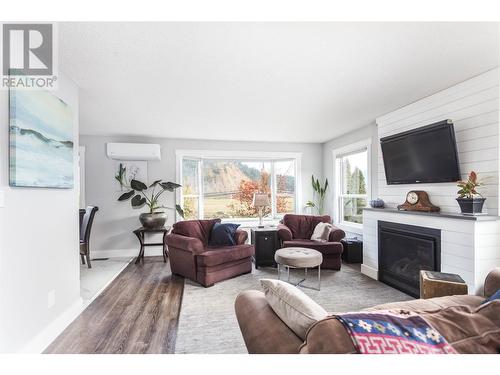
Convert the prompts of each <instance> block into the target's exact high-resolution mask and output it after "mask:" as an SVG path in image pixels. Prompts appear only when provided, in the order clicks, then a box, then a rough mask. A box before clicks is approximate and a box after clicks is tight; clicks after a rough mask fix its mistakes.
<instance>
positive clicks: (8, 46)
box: [2, 24, 53, 76]
mask: <svg viewBox="0 0 500 375" xmlns="http://www.w3.org/2000/svg"><path fill="white" fill-rule="evenodd" d="M2 42H3V74H4V75H33V76H37V75H40V76H42V75H52V73H53V30H52V25H51V24H4V25H3V41H2Z"/></svg>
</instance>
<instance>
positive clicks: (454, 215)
mask: <svg viewBox="0 0 500 375" xmlns="http://www.w3.org/2000/svg"><path fill="white" fill-rule="evenodd" d="M363 210H364V211H375V212H393V213H398V214H405V215H423V216H432V217H441V218H446V219H457V220H471V221H496V220H500V216H493V215H465V214H461V213H457V212H421V211H403V210H398V209H397V208H371V207H367V208H364V209H363Z"/></svg>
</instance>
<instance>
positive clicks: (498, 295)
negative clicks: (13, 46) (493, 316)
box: [483, 289, 500, 303]
mask: <svg viewBox="0 0 500 375" xmlns="http://www.w3.org/2000/svg"><path fill="white" fill-rule="evenodd" d="M496 299H500V289H498V290H497V291H496V292H495V293H493V294H492V295H491V296H489V297H488V298H486V299H485V300H484V302H483V303H488V302H491V301H494V300H496Z"/></svg>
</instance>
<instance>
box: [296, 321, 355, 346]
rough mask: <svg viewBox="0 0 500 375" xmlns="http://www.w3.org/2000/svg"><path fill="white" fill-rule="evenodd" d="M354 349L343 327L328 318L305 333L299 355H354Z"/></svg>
mask: <svg viewBox="0 0 500 375" xmlns="http://www.w3.org/2000/svg"><path fill="white" fill-rule="evenodd" d="M354 353H356V348H355V347H354V345H353V343H352V340H351V338H350V336H349V334H348V333H347V331H346V330H345V328H344V326H343V325H342V324H341V323H340V322H339V321H338V320H337V319H336V318H335V317H334V316H330V317H327V318H325V319H323V320H320V321H319V322H316V323H314V324H313V325H312V326H311V327H310V328H309V330H308V331H307V335H306V340H305V342H304V344H303V345H302V346H301V347H300V354H354Z"/></svg>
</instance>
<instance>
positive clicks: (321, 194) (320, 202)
mask: <svg viewBox="0 0 500 375" xmlns="http://www.w3.org/2000/svg"><path fill="white" fill-rule="evenodd" d="M311 181H312V188H313V191H314V199H313V200H312V201H307V203H306V207H308V208H311V209H313V208H316V209H317V211H318V214H319V215H323V214H324V213H325V197H326V191H327V190H328V179H325V183H324V185H323V186H321V183H320V182H319V179H318V178H316V179H315V178H314V175H313V176H311ZM315 201H316V202H315Z"/></svg>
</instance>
